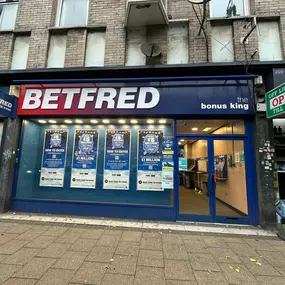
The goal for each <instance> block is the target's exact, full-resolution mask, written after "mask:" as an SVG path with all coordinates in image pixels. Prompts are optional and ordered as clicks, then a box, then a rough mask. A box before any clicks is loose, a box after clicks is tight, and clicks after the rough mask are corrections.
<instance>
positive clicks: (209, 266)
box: [188, 253, 221, 271]
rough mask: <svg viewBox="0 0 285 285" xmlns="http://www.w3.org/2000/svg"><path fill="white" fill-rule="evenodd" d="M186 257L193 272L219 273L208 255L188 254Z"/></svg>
mask: <svg viewBox="0 0 285 285" xmlns="http://www.w3.org/2000/svg"><path fill="white" fill-rule="evenodd" d="M188 256H189V260H190V264H191V266H192V268H193V269H194V270H206V271H208V270H210V271H221V269H220V267H219V265H218V264H217V262H216V261H215V259H214V257H213V256H212V255H211V254H210V253H189V254H188Z"/></svg>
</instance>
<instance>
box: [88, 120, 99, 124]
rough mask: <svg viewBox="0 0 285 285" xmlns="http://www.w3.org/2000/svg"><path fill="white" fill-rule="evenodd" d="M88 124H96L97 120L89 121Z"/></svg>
mask: <svg viewBox="0 0 285 285" xmlns="http://www.w3.org/2000/svg"><path fill="white" fill-rule="evenodd" d="M90 123H92V124H98V121H97V120H90Z"/></svg>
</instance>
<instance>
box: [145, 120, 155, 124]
mask: <svg viewBox="0 0 285 285" xmlns="http://www.w3.org/2000/svg"><path fill="white" fill-rule="evenodd" d="M146 122H147V123H148V124H153V123H154V120H151V119H149V120H147V121H146Z"/></svg>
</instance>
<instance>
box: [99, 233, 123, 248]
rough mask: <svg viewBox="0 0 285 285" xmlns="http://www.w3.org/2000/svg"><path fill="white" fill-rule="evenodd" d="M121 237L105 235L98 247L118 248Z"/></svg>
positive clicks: (100, 239)
mask: <svg viewBox="0 0 285 285" xmlns="http://www.w3.org/2000/svg"><path fill="white" fill-rule="evenodd" d="M120 238H121V235H107V234H105V233H104V234H103V235H102V236H101V237H100V238H99V240H98V242H97V245H101V246H117V245H118V243H119V241H120Z"/></svg>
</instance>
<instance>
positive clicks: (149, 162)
mask: <svg viewBox="0 0 285 285" xmlns="http://www.w3.org/2000/svg"><path fill="white" fill-rule="evenodd" d="M138 136H139V137H138V176H137V190H146V191H163V188H162V144H163V131H154V130H140V131H139V134H138Z"/></svg>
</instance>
